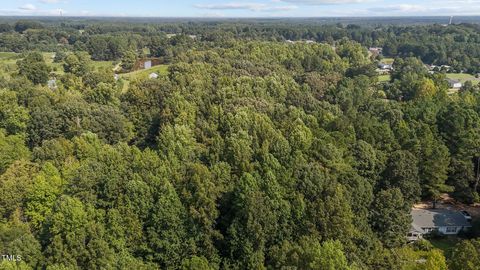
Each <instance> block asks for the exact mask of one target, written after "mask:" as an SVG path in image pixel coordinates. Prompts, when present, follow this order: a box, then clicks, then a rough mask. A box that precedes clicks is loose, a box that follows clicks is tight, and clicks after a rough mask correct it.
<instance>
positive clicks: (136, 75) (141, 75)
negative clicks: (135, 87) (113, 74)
mask: <svg viewBox="0 0 480 270" xmlns="http://www.w3.org/2000/svg"><path fill="white" fill-rule="evenodd" d="M152 72H155V73H157V74H159V75H168V65H159V66H154V67H152V68H149V69H142V70H137V71H133V72H130V73H125V74H121V75H120V77H122V78H123V79H126V80H135V79H137V80H141V79H147V78H148V76H149V75H150V74H151V73H152Z"/></svg>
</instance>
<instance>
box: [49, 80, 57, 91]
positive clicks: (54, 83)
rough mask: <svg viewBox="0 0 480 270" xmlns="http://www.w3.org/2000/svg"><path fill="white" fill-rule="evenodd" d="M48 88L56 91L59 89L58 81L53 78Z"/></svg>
mask: <svg viewBox="0 0 480 270" xmlns="http://www.w3.org/2000/svg"><path fill="white" fill-rule="evenodd" d="M47 86H48V88H50V89H51V90H55V89H57V88H58V87H57V79H55V78H53V79H51V80H48V82H47Z"/></svg>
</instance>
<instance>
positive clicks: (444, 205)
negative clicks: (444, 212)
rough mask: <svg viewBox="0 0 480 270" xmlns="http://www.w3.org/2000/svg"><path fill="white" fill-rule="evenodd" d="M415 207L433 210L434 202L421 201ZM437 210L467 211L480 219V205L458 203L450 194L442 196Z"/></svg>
mask: <svg viewBox="0 0 480 270" xmlns="http://www.w3.org/2000/svg"><path fill="white" fill-rule="evenodd" d="M413 207H414V208H418V209H431V208H433V201H421V202H419V203H417V204H414V205H413ZM437 208H440V209H449V210H456V211H462V210H465V211H467V212H468V213H470V215H472V218H475V219H477V218H480V204H478V203H475V204H471V205H469V204H464V203H461V202H458V201H456V200H455V199H453V198H452V197H450V196H449V195H448V194H442V196H441V198H440V200H438V201H437Z"/></svg>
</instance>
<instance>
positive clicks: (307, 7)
mask: <svg viewBox="0 0 480 270" xmlns="http://www.w3.org/2000/svg"><path fill="white" fill-rule="evenodd" d="M60 13H63V15H65V16H142V17H143V16H149V17H330V16H413V15H421V16H423V15H430V16H433V15H480V0H424V1H418V0H417V1H414V0H401V1H400V0H246V1H242V0H231V1H228V0H0V15H12V16H13V15H39V16H46V15H59V14H60Z"/></svg>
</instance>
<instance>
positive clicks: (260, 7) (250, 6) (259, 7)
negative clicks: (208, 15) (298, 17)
mask: <svg viewBox="0 0 480 270" xmlns="http://www.w3.org/2000/svg"><path fill="white" fill-rule="evenodd" d="M194 7H196V8H199V9H211V10H249V11H267V12H268V11H288V10H294V9H296V8H297V6H293V5H289V6H277V5H268V4H264V3H226V4H197V5H194Z"/></svg>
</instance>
